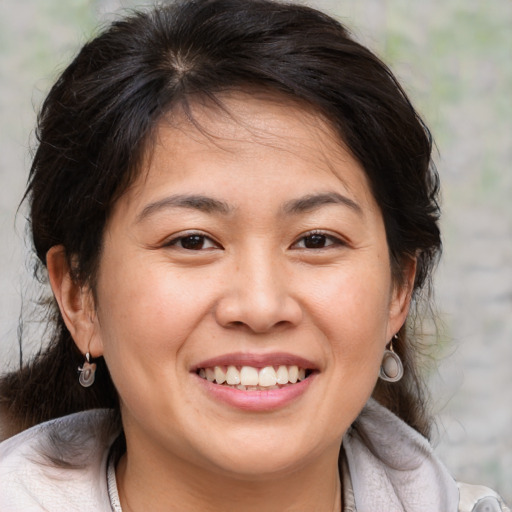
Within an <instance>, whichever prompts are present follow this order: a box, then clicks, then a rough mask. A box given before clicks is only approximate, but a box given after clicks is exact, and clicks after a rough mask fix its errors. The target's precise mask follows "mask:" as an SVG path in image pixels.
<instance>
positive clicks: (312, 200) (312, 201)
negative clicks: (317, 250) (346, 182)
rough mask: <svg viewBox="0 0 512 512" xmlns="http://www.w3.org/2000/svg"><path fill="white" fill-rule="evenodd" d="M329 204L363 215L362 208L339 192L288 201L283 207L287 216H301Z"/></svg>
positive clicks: (311, 195)
mask: <svg viewBox="0 0 512 512" xmlns="http://www.w3.org/2000/svg"><path fill="white" fill-rule="evenodd" d="M328 204H341V205H343V206H347V207H348V208H350V209H351V210H353V211H354V212H356V213H357V214H358V215H361V216H362V215H363V210H362V208H361V207H360V206H359V205H358V204H357V203H356V202H355V201H353V200H352V199H350V198H348V197H346V196H343V195H341V194H338V192H327V193H320V194H310V195H307V196H304V197H300V198H299V199H294V200H292V201H288V202H287V203H285V204H284V206H283V211H284V213H286V214H299V213H304V212H309V211H311V210H316V209H317V208H320V207H321V206H325V205H328Z"/></svg>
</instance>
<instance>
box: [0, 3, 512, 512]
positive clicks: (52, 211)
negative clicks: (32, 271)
mask: <svg viewBox="0 0 512 512" xmlns="http://www.w3.org/2000/svg"><path fill="white" fill-rule="evenodd" d="M38 137H39V147H38V150H37V153H36V155H35V158H34V162H33V166H32V169H31V174H30V179H29V186H28V189H27V198H28V200H29V202H30V208H31V210H30V220H31V229H32V236H33V242H34V248H35V251H36V254H37V256H38V258H39V260H40V265H41V266H42V267H44V268H45V269H47V273H48V277H49V282H50V284H51V287H52V291H53V295H54V298H55V301H54V302H53V306H52V307H53V308H54V309H53V311H54V313H55V314H54V317H53V318H54V319H55V324H54V330H53V332H52V339H51V342H50V344H49V347H48V349H47V350H46V351H45V352H43V353H41V354H40V355H39V356H38V357H37V358H36V359H35V360H34V361H33V362H32V363H31V364H30V365H29V366H27V367H25V368H23V369H21V370H20V371H19V372H17V373H14V374H10V375H7V376H6V377H4V379H3V381H2V384H1V404H2V407H3V410H4V411H5V415H6V417H7V419H8V423H9V426H10V430H11V432H10V433H11V434H14V433H16V432H20V431H23V432H21V433H20V434H19V435H16V436H14V437H12V438H11V439H8V440H7V441H5V442H4V443H3V444H2V445H1V448H0V460H1V462H0V473H1V476H0V482H1V483H0V490H1V492H0V504H1V505H2V507H0V508H1V509H2V511H4V510H78V509H80V510H116V511H119V510H123V511H125V512H126V511H132V510H135V511H137V510H155V511H158V510H169V509H172V510H180V511H181V510H184V511H185V510H212V511H220V510H222V511H226V510H228V511H229V510H235V509H236V510H238V509H240V508H243V509H245V510H260V509H267V510H318V511H331V510H344V511H349V510H357V511H359V512H361V511H370V510H372V511H375V510H386V511H395V510H397V511H398V510H400V511H401V510H404V511H420V510H421V511H424V510H429V511H434V510H435V511H441V510H442V511H450V510H454V511H455V510H457V509H458V508H459V507H460V509H461V510H472V509H474V510H484V509H483V508H482V507H485V506H493V507H494V509H495V510H506V508H505V506H504V505H503V503H502V502H501V500H500V499H499V497H498V496H497V495H495V494H494V493H492V491H488V490H482V489H479V488H470V487H466V486H461V487H460V489H461V490H460V491H459V487H458V486H457V484H456V483H455V481H454V480H453V479H452V478H451V477H450V476H449V475H448V473H447V471H446V469H445V468H444V467H443V466H442V464H441V463H440V462H439V461H438V460H437V459H436V457H435V456H434V455H433V453H432V450H431V448H430V447H429V445H428V442H427V440H426V437H428V433H429V426H430V421H429V418H428V414H427V411H426V408H425V395H424V390H423V387H422V381H421V377H420V375H419V372H418V349H417V348H416V341H415V335H414V328H413V327H414V326H413V322H412V319H410V318H409V317H410V313H409V310H410V307H411V302H412V303H416V302H417V301H418V300H419V299H420V296H421V292H422V289H423V287H424V286H425V285H426V284H428V280H429V278H430V274H431V271H432V268H433V266H434V263H435V261H436V259H437V257H438V254H439V251H440V237H439V230H438V226H437V220H438V205H437V202H436V197H437V191H438V177H437V174H436V172H435V170H434V168H433V166H432V164H431V161H430V152H431V139H430V134H429V132H428V130H427V128H426V127H425V126H424V125H423V123H422V122H421V120H420V119H419V117H418V116H417V114H416V113H415V111H414V109H413V107H412V106H411V105H410V103H409V101H408V100H407V98H406V96H405V94H404V93H403V91H402V89H401V88H400V86H399V84H398V83H397V82H396V80H395V79H394V77H393V76H392V75H391V73H390V72H389V70H388V69H387V68H386V67H385V66H384V65H383V64H382V63H381V62H380V61H379V60H378V59H377V58H376V57H375V56H374V55H373V54H371V53H370V52H369V51H368V50H367V49H365V48H364V47H361V46H360V45H359V44H357V43H355V42H354V41H352V40H351V39H350V37H349V35H348V34H347V32H346V30H345V29H344V28H343V27H342V26H341V25H339V24H338V23H337V22H335V21H333V20H332V19H330V18H329V17H327V16H325V15H323V14H321V13H319V12H317V11H315V10H312V9H309V8H306V7H300V6H296V5H287V4H280V3H274V2H271V1H267V0H250V1H247V0H204V1H185V2H182V3H179V4H175V5H171V6H167V7H161V8H156V9H154V10H152V11H150V12H148V13H137V14H134V15H133V16H131V17H128V18H126V19H124V20H121V21H119V22H116V23H114V24H113V25H112V26H111V27H110V28H109V29H107V30H106V31H105V32H103V33H102V34H100V35H99V36H98V37H97V38H96V39H94V40H93V41H91V42H90V43H88V44H87V45H85V46H84V48H83V49H82V50H81V52H80V53H79V54H78V56H77V57H76V58H75V60H74V61H73V63H72V64H71V65H70V66H69V67H68V68H67V69H66V70H65V71H64V73H63V74H62V76H61V77H60V78H59V80H58V81H57V83H56V84H55V86H54V87H53V88H52V90H51V91H50V94H49V95H48V98H47V99H46V101H45V103H44V105H43V108H42V112H41V115H40V120H39V130H38ZM77 368H78V371H77ZM73 413H74V414H73ZM26 429H28V430H26ZM473 507H475V508H473ZM491 510H492V509H491Z"/></svg>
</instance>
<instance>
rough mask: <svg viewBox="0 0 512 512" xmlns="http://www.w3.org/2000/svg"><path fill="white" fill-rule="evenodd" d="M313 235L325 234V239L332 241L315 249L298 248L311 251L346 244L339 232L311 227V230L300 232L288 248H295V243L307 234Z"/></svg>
mask: <svg viewBox="0 0 512 512" xmlns="http://www.w3.org/2000/svg"><path fill="white" fill-rule="evenodd" d="M314 235H321V236H325V238H326V239H328V240H330V241H331V242H333V243H331V244H329V245H327V246H325V247H320V248H317V249H312V248H308V247H298V249H304V250H311V251H321V250H324V249H329V248H330V247H339V246H347V245H348V242H347V241H346V240H345V239H344V238H343V237H342V236H340V235H339V234H334V233H332V232H331V231H325V230H321V229H313V230H311V231H307V232H306V233H302V234H301V235H300V236H299V237H298V238H297V239H296V240H295V242H293V244H292V245H291V246H290V248H291V249H293V248H297V247H295V246H297V244H298V243H299V242H300V241H302V240H304V239H305V238H307V237H308V236H314Z"/></svg>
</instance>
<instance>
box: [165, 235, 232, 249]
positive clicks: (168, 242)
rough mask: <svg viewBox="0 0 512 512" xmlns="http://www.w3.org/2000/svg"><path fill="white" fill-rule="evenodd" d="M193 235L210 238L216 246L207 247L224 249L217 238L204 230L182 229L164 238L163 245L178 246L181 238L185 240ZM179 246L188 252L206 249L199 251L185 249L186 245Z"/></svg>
mask: <svg viewBox="0 0 512 512" xmlns="http://www.w3.org/2000/svg"><path fill="white" fill-rule="evenodd" d="M191 236H200V237H203V238H204V239H205V240H209V241H210V242H211V245H212V246H214V247H207V248H206V249H212V248H218V249H223V247H222V245H221V244H220V243H219V242H217V240H215V239H214V238H213V237H212V236H211V235H208V234H207V233H205V232H203V231H198V230H190V231H182V232H179V233H175V234H173V235H171V236H170V237H168V238H166V239H165V240H164V242H163V243H162V247H176V246H177V245H178V242H179V241H180V240H183V239H184V238H187V237H191ZM178 248H179V249H182V250H184V251H187V252H201V250H205V249H200V250H197V251H193V250H191V249H185V248H184V247H178Z"/></svg>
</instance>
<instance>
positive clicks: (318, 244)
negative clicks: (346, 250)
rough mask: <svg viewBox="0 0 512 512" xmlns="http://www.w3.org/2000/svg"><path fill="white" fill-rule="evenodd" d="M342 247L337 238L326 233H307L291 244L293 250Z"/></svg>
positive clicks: (341, 242)
mask: <svg viewBox="0 0 512 512" xmlns="http://www.w3.org/2000/svg"><path fill="white" fill-rule="evenodd" d="M339 245H344V242H343V241H342V240H340V239H339V238H336V237H334V236H332V235H328V234H326V233H314V232H313V233H309V234H307V235H305V236H303V237H301V238H299V239H298V240H297V242H295V244H293V246H292V247H293V248H294V249H325V248H327V247H331V246H339Z"/></svg>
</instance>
